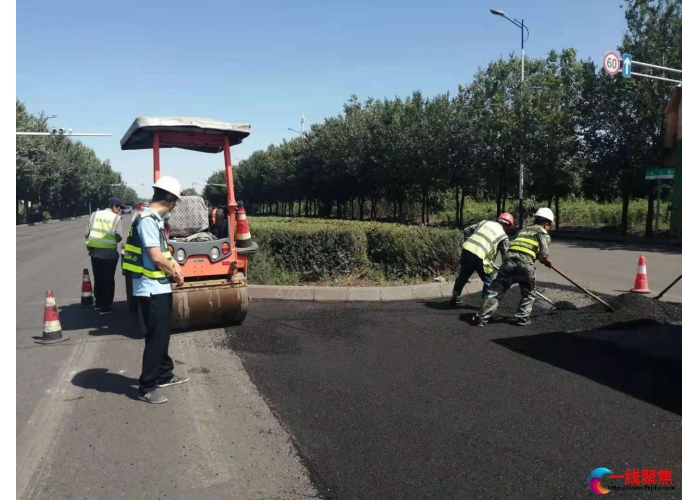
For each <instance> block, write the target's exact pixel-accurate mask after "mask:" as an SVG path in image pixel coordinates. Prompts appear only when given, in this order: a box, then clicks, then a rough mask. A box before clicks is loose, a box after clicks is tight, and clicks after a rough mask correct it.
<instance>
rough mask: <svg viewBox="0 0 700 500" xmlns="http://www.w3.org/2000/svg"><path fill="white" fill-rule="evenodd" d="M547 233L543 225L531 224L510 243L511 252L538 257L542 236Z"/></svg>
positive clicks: (533, 257)
mask: <svg viewBox="0 0 700 500" xmlns="http://www.w3.org/2000/svg"><path fill="white" fill-rule="evenodd" d="M544 234H547V231H545V229H544V228H543V227H542V226H530V227H526V228H525V229H523V230H521V231H520V232H519V233H518V236H516V237H515V239H514V240H513V242H512V243H511V244H510V249H509V252H516V253H521V254H524V255H527V256H528V257H532V259H533V260H536V259H537V254H538V253H539V251H540V237H541V236H542V235H544Z"/></svg>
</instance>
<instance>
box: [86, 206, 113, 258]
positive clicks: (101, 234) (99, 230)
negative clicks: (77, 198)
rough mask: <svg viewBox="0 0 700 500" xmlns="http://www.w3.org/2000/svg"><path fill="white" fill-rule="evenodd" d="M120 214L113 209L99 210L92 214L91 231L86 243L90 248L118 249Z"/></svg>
mask: <svg viewBox="0 0 700 500" xmlns="http://www.w3.org/2000/svg"><path fill="white" fill-rule="evenodd" d="M118 224H119V216H118V215H117V214H115V213H114V212H112V211H111V210H108V209H105V210H98V211H97V212H93V214H92V216H90V231H89V233H88V237H87V240H86V241H85V244H86V245H87V246H88V248H106V249H110V250H116V249H117V225H118Z"/></svg>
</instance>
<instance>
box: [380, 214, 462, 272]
mask: <svg viewBox="0 0 700 500" xmlns="http://www.w3.org/2000/svg"><path fill="white" fill-rule="evenodd" d="M463 240H464V238H463V236H462V235H461V233H460V231H448V230H444V229H429V228H426V227H416V226H390V225H385V224H381V225H379V224H377V225H373V226H371V227H369V228H368V230H367V255H368V257H369V260H370V262H372V264H373V265H374V266H376V267H378V268H379V269H381V270H382V271H383V272H384V275H385V276H386V277H387V278H388V279H395V278H404V277H421V278H430V277H434V276H437V275H439V274H442V273H445V272H454V271H455V270H456V269H457V268H458V267H459V257H460V252H461V250H460V247H461V245H462V243H463Z"/></svg>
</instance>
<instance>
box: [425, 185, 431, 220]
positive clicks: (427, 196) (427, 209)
mask: <svg viewBox="0 0 700 500" xmlns="http://www.w3.org/2000/svg"><path fill="white" fill-rule="evenodd" d="M425 223H426V224H430V190H429V189H426V190H425Z"/></svg>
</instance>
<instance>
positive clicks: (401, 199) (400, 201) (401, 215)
mask: <svg viewBox="0 0 700 500" xmlns="http://www.w3.org/2000/svg"><path fill="white" fill-rule="evenodd" d="M399 219H400V220H403V196H401V197H399Z"/></svg>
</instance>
